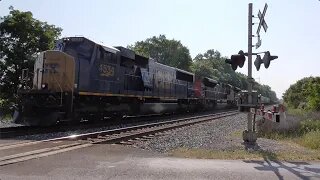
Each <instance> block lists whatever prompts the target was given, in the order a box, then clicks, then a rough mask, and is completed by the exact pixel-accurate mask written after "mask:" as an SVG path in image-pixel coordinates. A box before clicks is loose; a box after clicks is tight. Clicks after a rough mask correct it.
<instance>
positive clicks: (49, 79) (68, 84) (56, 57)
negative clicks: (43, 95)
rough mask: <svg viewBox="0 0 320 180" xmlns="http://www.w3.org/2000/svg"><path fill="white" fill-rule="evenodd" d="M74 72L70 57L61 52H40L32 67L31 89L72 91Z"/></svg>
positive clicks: (72, 59) (73, 64) (73, 63)
mask: <svg viewBox="0 0 320 180" xmlns="http://www.w3.org/2000/svg"><path fill="white" fill-rule="evenodd" d="M74 72H75V62H74V58H73V57H72V56H70V55H68V54H66V53H64V52H61V51H44V52H41V53H40V55H39V56H38V59H37V60H36V63H35V67H34V79H33V84H34V86H33V89H38V90H41V89H43V90H50V91H54V92H68V91H72V88H73V86H74V85H73V84H74V79H75V73H74Z"/></svg>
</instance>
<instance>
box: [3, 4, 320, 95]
mask: <svg viewBox="0 0 320 180" xmlns="http://www.w3.org/2000/svg"><path fill="white" fill-rule="evenodd" d="M249 2H251V1H246V0H241V1H239V0H220V1H216V0H207V1H205V0H193V1H191V0H161V1H160V0H90V1H89V0H87V1H84V0H51V1H44V0H28V1H27V0H1V1H0V16H4V15H7V14H8V12H9V10H8V8H9V6H10V5H12V6H14V8H15V9H19V10H22V11H31V12H32V13H33V15H34V17H35V18H37V19H39V20H42V21H47V22H48V23H49V24H54V25H56V26H59V27H61V28H62V29H63V32H62V35H63V36H74V35H83V36H86V37H89V38H91V39H94V40H95V41H97V42H103V43H105V44H109V45H122V46H126V45H129V44H133V43H134V42H136V41H139V40H144V39H146V38H148V37H151V36H154V35H156V36H158V35H159V34H165V35H166V36H167V38H170V39H171V38H174V39H177V40H181V42H182V44H184V45H185V46H187V47H188V48H189V49H190V52H191V56H192V57H195V56H196V55H197V54H198V53H204V52H205V51H206V50H208V49H215V50H218V51H220V52H221V54H222V55H223V56H228V57H229V56H230V55H231V54H234V53H237V52H238V51H239V50H240V49H243V50H244V51H247V36H248V35H247V34H248V33H247V30H248V24H247V21H248V12H247V11H248V3H249ZM265 3H268V5H269V7H268V10H267V13H266V17H265V19H266V22H267V24H268V26H269V29H268V31H267V33H264V31H263V30H262V31H261V32H262V33H261V37H262V46H261V47H260V48H259V49H258V50H255V49H254V51H255V52H260V51H266V50H269V51H270V52H271V54H276V55H278V56H279V58H278V59H277V60H275V61H272V62H271V65H270V67H269V68H268V69H265V68H264V67H261V69H260V71H259V72H257V71H256V70H255V69H254V71H253V76H254V77H255V78H256V80H257V81H259V78H260V82H261V83H263V84H267V85H269V86H271V87H272V89H273V90H275V91H276V93H277V95H278V97H281V96H282V93H283V92H284V91H285V90H286V89H287V88H288V87H289V86H290V84H293V83H295V82H296V81H297V80H299V79H301V78H303V77H306V76H311V75H312V76H320V58H319V56H320V1H319V0H281V1H279V0H270V1H266V0H263V1H261V0H257V1H253V12H254V14H255V15H256V14H257V13H258V10H259V9H261V11H262V9H263V6H264V4H265ZM257 21H258V19H255V20H254V22H257ZM256 28H257V25H255V26H254V32H255V31H256ZM255 42H256V39H254V43H255ZM253 60H255V57H254V58H253ZM237 71H239V72H242V73H245V74H247V66H244V67H243V68H242V69H240V70H237Z"/></svg>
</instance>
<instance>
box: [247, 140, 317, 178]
mask: <svg viewBox="0 0 320 180" xmlns="http://www.w3.org/2000/svg"><path fill="white" fill-rule="evenodd" d="M244 146H245V148H246V150H247V151H258V152H259V153H260V154H261V155H262V156H263V159H264V160H263V161H256V160H244V161H243V162H245V163H254V164H257V166H256V167H254V168H255V169H257V170H259V171H273V172H274V174H275V175H276V176H277V177H278V179H279V180H282V179H284V177H283V175H282V174H281V172H280V171H281V170H282V171H283V170H286V171H288V172H290V173H292V174H293V175H295V176H297V178H299V179H310V178H316V179H317V178H320V166H317V167H315V166H313V165H311V164H309V163H307V162H290V161H282V162H281V161H279V160H278V158H277V155H276V154H275V153H272V152H269V151H265V150H263V149H261V148H260V146H259V145H258V144H246V143H244Z"/></svg>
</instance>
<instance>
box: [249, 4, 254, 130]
mask: <svg viewBox="0 0 320 180" xmlns="http://www.w3.org/2000/svg"><path fill="white" fill-rule="evenodd" d="M248 11H249V13H248V82H249V84H248V103H249V104H250V105H251V104H252V3H249V10H248ZM252 130H253V129H252V116H251V113H250V111H249V112H248V131H249V132H252Z"/></svg>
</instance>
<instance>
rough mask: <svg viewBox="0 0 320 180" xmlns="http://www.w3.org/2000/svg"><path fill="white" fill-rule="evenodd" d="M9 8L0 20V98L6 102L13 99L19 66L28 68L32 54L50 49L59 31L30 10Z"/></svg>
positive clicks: (20, 71)
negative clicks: (34, 15) (23, 10)
mask: <svg viewBox="0 0 320 180" xmlns="http://www.w3.org/2000/svg"><path fill="white" fill-rule="evenodd" d="M9 9H10V13H9V15H7V16H4V17H1V21H0V22H1V23H0V99H2V104H7V105H8V103H9V102H13V101H14V100H15V98H14V94H15V92H16V90H17V89H18V88H19V86H20V85H21V84H20V78H21V74H22V69H25V68H28V69H32V68H33V63H34V59H35V55H36V53H38V52H40V51H44V50H48V49H51V48H52V47H53V45H54V40H55V39H56V38H58V37H59V36H60V33H61V31H62V29H61V28H57V27H55V26H54V25H49V24H47V23H46V22H42V21H39V20H37V19H35V18H33V15H32V13H31V12H22V11H19V10H15V9H14V8H13V7H10V8H9Z"/></svg>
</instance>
